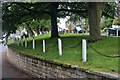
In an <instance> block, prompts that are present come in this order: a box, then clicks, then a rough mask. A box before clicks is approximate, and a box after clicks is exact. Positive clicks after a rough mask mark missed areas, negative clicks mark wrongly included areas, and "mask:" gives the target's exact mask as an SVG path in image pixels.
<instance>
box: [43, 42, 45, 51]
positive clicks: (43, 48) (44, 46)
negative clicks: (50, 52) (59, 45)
mask: <svg viewBox="0 0 120 80" xmlns="http://www.w3.org/2000/svg"><path fill="white" fill-rule="evenodd" d="M43 52H44V53H45V40H43Z"/></svg>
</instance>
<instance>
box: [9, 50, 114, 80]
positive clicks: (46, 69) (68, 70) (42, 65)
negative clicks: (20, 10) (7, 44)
mask: <svg viewBox="0 0 120 80" xmlns="http://www.w3.org/2000/svg"><path fill="white" fill-rule="evenodd" d="M7 57H8V60H9V61H10V63H12V64H13V65H14V66H15V67H17V68H18V69H20V70H22V71H23V72H25V73H27V74H28V75H31V76H33V77H37V78H86V79H88V78H94V79H95V80H96V79H99V80H116V79H115V78H116V77H115V76H111V75H108V74H103V73H98V72H89V71H87V70H83V69H80V68H78V67H75V66H70V65H63V64H60V63H56V62H52V61H50V60H44V59H38V58H33V57H31V56H28V55H24V54H22V53H20V52H18V51H15V50H13V49H9V51H8V53H7ZM92 80H93V79H92Z"/></svg>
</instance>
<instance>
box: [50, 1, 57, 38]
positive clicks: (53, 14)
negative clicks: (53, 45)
mask: <svg viewBox="0 0 120 80" xmlns="http://www.w3.org/2000/svg"><path fill="white" fill-rule="evenodd" d="M57 8H58V4H57V3H55V2H54V3H51V37H58V26H57Z"/></svg>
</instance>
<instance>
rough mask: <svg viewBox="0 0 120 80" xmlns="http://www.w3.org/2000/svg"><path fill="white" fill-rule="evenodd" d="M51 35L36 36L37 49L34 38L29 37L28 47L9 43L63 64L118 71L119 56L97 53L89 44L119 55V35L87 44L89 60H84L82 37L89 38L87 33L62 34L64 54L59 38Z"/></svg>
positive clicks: (28, 53)
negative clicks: (58, 41)
mask: <svg viewBox="0 0 120 80" xmlns="http://www.w3.org/2000/svg"><path fill="white" fill-rule="evenodd" d="M49 37H50V35H49V34H47V35H42V36H37V37H35V43H36V45H35V49H34V50H33V49H32V41H31V40H32V38H29V39H28V47H27V48H25V47H24V46H17V44H16V43H14V44H13V43H12V44H9V47H10V48H13V49H15V50H17V51H21V52H22V53H24V54H27V55H30V56H33V57H37V58H45V59H48V60H53V61H55V62H60V63H63V64H70V65H76V66H79V67H80V68H83V69H87V70H90V71H101V72H109V73H118V70H119V69H118V68H119V66H118V60H119V58H109V57H105V56H102V55H100V54H97V53H96V52H95V51H94V50H93V49H91V48H90V46H89V45H92V46H93V47H94V48H95V49H96V50H97V51H99V52H101V53H102V54H104V55H108V56H117V55H118V52H119V50H118V38H117V37H102V40H100V41H98V42H95V43H88V44H87V62H86V63H83V62H82V57H81V56H82V50H81V48H82V47H81V44H80V45H78V46H76V45H77V44H79V43H81V41H82V39H83V38H84V39H88V36H87V35H79V34H77V35H76V34H65V35H61V39H62V43H63V45H62V47H63V56H61V57H60V56H59V55H58V48H57V47H58V44H57V38H52V39H50V38H49ZM43 39H45V40H46V50H47V52H46V53H43V52H42V40H43Z"/></svg>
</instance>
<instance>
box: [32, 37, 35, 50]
mask: <svg viewBox="0 0 120 80" xmlns="http://www.w3.org/2000/svg"><path fill="white" fill-rule="evenodd" d="M32 42H33V49H35V39H34V37H33V41H32Z"/></svg>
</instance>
